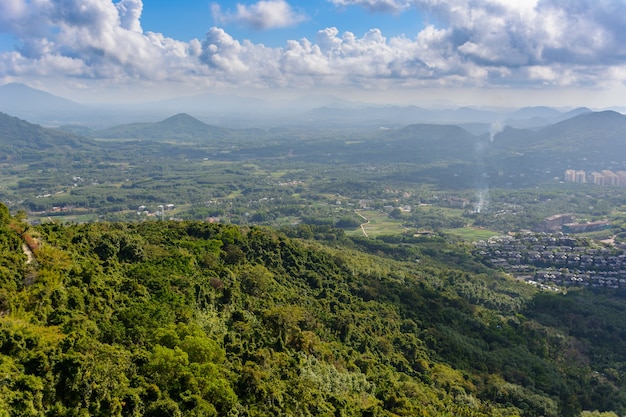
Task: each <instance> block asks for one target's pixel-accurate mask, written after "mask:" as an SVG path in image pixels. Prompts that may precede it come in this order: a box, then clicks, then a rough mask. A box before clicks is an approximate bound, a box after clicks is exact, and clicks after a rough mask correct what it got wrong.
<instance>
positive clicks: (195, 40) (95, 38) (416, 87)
mask: <svg viewBox="0 0 626 417" xmlns="http://www.w3.org/2000/svg"><path fill="white" fill-rule="evenodd" d="M11 82H19V83H24V84H27V85H29V86H31V87H33V88H38V89H42V90H45V91H48V92H51V93H53V94H58V95H61V96H64V97H68V98H71V99H74V100H76V101H79V102H115V101H118V102H119V101H124V102H142V101H150V100H155V99H161V98H168V97H176V96H185V95H194V94H202V93H211V92H234V93H237V94H239V95H244V96H245V95H250V96H258V97H264V98H266V99H271V98H276V99H282V98H288V97H295V96H305V95H308V94H332V95H335V96H338V97H341V98H344V99H347V100H358V101H367V102H379V103H388V104H420V105H424V104H428V103H431V104H433V105H442V104H443V105H447V104H451V105H485V106H486V105H494V106H522V105H552V106H570V107H574V106H583V105H586V106H589V107H609V106H626V1H624V0H516V1H513V0H319V1H312V0H260V1H255V0H253V1H246V0H241V1H205V0H175V1H174V0H144V1H142V0H117V1H112V0H0V84H6V83H11Z"/></svg>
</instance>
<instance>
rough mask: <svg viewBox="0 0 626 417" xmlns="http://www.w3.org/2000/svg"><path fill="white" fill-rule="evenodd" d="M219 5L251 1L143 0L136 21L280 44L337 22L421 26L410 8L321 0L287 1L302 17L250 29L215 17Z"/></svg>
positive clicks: (348, 27) (360, 28)
mask: <svg viewBox="0 0 626 417" xmlns="http://www.w3.org/2000/svg"><path fill="white" fill-rule="evenodd" d="M215 4H217V5H219V6H220V9H221V10H222V12H223V13H224V12H228V11H231V12H233V11H236V10H237V5H238V4H239V5H248V6H249V5H254V4H255V2H249V1H248V2H245V1H239V2H237V1H219V2H217V1H216V2H207V1H198V0H178V1H171V0H169V1H168V0H144V2H143V13H142V16H141V24H142V27H143V29H144V30H149V31H153V32H161V33H163V34H164V35H165V36H168V37H172V38H174V39H179V40H191V39H194V38H198V39H201V38H203V37H204V35H205V34H206V32H207V30H208V29H209V28H210V27H211V26H222V27H224V28H227V29H228V33H229V34H231V35H232V36H233V37H235V38H237V39H250V40H254V42H257V43H263V44H265V45H269V46H274V47H281V46H284V44H285V40H286V39H301V38H308V39H312V38H314V37H315V35H316V33H317V32H318V31H319V30H320V28H326V27H329V26H334V27H337V28H338V29H339V30H340V31H341V32H345V31H349V32H353V33H355V34H358V35H362V34H363V33H366V32H367V31H368V30H370V29H372V28H380V29H381V30H382V31H383V32H384V33H385V35H386V36H400V35H405V36H411V37H412V36H415V34H417V33H418V32H419V29H421V28H422V26H423V25H422V23H423V22H422V18H421V16H420V14H419V13H418V12H417V10H416V9H411V10H407V11H406V12H405V13H399V14H392V13H376V12H372V11H367V10H366V9H364V8H362V7H359V6H357V5H352V6H343V7H341V6H340V7H337V6H335V5H333V4H332V3H330V2H325V1H311V0H309V1H302V0H300V1H290V2H289V5H290V6H291V7H292V9H293V10H294V11H296V13H299V14H302V15H304V19H303V20H302V21H301V22H300V23H298V24H296V25H291V26H286V27H276V28H272V29H271V30H256V29H254V28H250V27H249V26H247V25H245V24H241V23H237V22H220V21H217V20H216V19H215V16H214V14H213V13H212V10H211V8H212V6H213V5H215Z"/></svg>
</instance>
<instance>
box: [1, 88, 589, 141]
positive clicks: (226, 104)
mask: <svg viewBox="0 0 626 417" xmlns="http://www.w3.org/2000/svg"><path fill="white" fill-rule="evenodd" d="M0 111H2V112H5V113H8V114H12V115H15V116H17V117H20V118H23V119H25V120H29V121H30V122H33V123H39V124H42V125H45V126H59V125H73V126H78V127H83V126H87V127H90V128H95V129H100V130H102V129H103V128H109V127H111V126H115V125H121V124H129V123H133V122H148V121H150V120H154V119H159V118H166V117H167V116H168V115H171V114H175V113H190V114H194V115H196V117H198V119H200V120H202V121H203V122H205V123H207V124H209V125H214V126H222V127H231V128H245V127H260V128H270V127H278V126H290V127H294V126H307V127H309V128H317V127H320V126H328V127H346V126H352V127H364V128H371V127H379V126H384V127H390V128H397V127H401V126H405V125H409V124H415V123H430V124H457V125H462V126H464V127H466V128H467V129H468V130H470V131H471V132H472V133H475V134H480V133H484V132H488V131H489V129H490V126H491V125H492V124H494V123H498V124H502V125H508V126H511V127H516V128H540V127H544V126H547V125H550V124H554V123H556V122H559V121H562V120H566V119H568V118H571V117H574V116H577V115H579V114H584V113H589V112H591V110H590V109H588V108H584V107H583V108H578V109H574V110H567V111H562V110H559V109H554V108H551V107H542V106H540V107H525V108H521V109H500V108H473V107H460V108H450V109H435V108H423V107H418V106H393V105H375V104H367V103H356V102H350V101H346V100H343V99H340V98H337V97H334V96H323V95H320V96H310V97H300V98H297V99H293V100H272V99H260V98H253V97H242V96H237V95H219V94H200V95H196V96H190V97H180V98H175V99H169V100H162V101H155V102H148V103H144V104H141V105H129V104H123V103H121V104H120V105H118V106H92V105H83V104H79V103H76V102H73V101H71V100H67V99H65V98H62V97H59V96H55V95H53V94H49V93H47V92H44V91H41V90H37V89H33V88H31V87H28V86H26V85H24V84H16V83H12V84H6V85H3V86H0Z"/></svg>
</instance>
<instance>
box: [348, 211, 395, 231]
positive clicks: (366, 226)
mask: <svg viewBox="0 0 626 417" xmlns="http://www.w3.org/2000/svg"><path fill="white" fill-rule="evenodd" d="M358 214H360V215H361V216H363V217H364V218H365V219H367V220H365V219H364V220H363V225H362V228H360V229H356V230H354V231H350V232H348V233H347V234H348V235H350V236H363V235H364V233H363V232H365V234H366V235H367V236H368V237H377V236H381V235H397V234H400V233H405V232H406V231H407V229H406V228H405V227H403V226H402V221H401V220H396V219H392V218H391V217H389V216H388V215H387V214H386V213H383V212H380V211H376V210H359V211H358ZM368 221H369V222H368Z"/></svg>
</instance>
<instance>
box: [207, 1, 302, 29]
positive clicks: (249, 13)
mask: <svg viewBox="0 0 626 417" xmlns="http://www.w3.org/2000/svg"><path fill="white" fill-rule="evenodd" d="M211 11H212V13H213V18H214V19H215V20H216V21H217V22H219V23H222V24H226V23H231V22H235V23H238V24H241V25H244V26H250V27H252V28H254V29H256V30H266V29H274V28H284V27H289V26H295V25H297V24H298V23H301V22H303V21H304V20H306V16H305V15H304V14H300V13H297V12H296V11H294V10H293V9H292V8H291V6H290V5H289V4H288V3H287V2H286V1H284V0H262V1H259V2H258V3H256V4H253V5H251V6H246V5H242V4H238V5H237V11H236V12H230V11H226V12H222V9H221V7H220V6H219V5H218V4H216V3H214V4H213V5H212V6H211Z"/></svg>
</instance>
